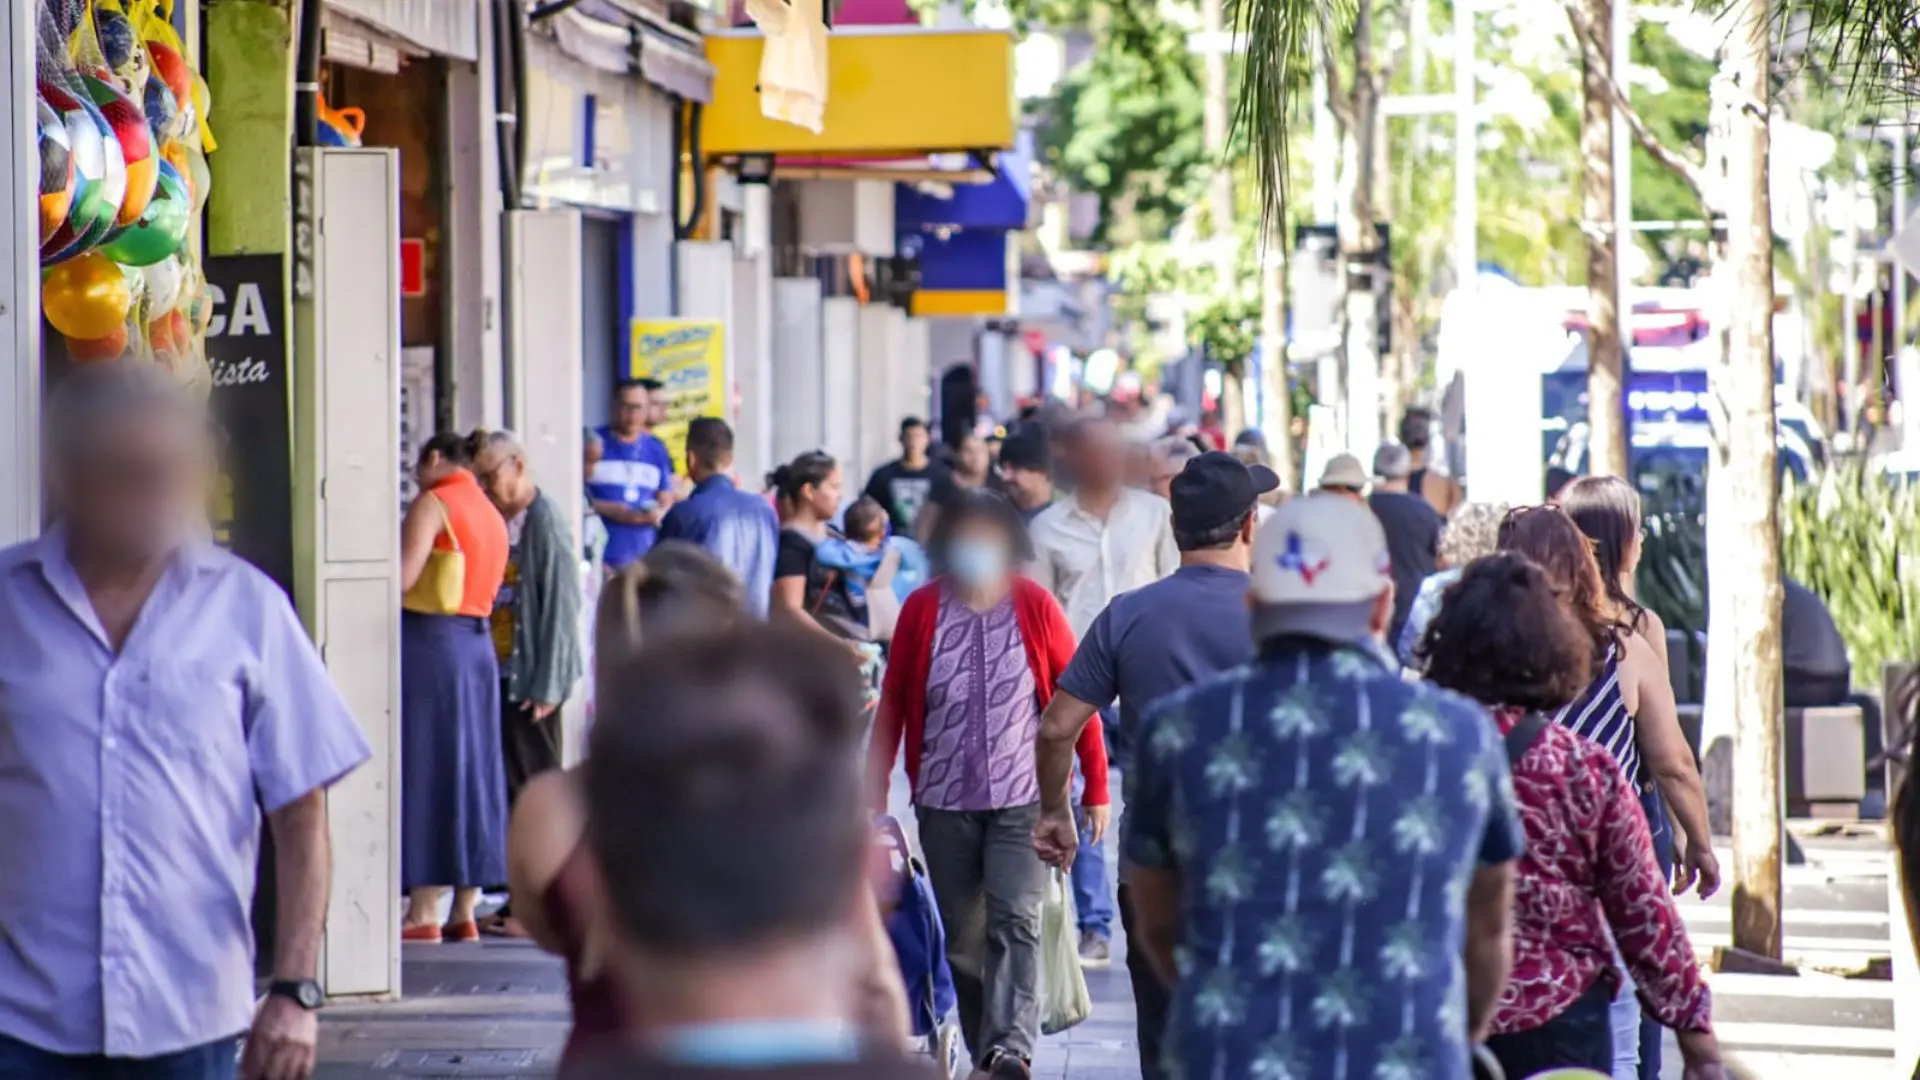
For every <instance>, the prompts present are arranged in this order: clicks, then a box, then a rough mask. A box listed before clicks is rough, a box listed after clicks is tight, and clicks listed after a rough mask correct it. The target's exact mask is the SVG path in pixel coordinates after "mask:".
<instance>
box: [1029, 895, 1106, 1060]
mask: <svg viewBox="0 0 1920 1080" xmlns="http://www.w3.org/2000/svg"><path fill="white" fill-rule="evenodd" d="M1079 938H1080V923H1079V919H1078V918H1076V917H1075V915H1074V910H1073V890H1072V889H1071V888H1069V887H1068V886H1067V875H1065V874H1063V873H1061V872H1060V871H1059V870H1054V871H1052V872H1051V873H1049V874H1048V876H1047V895H1046V899H1045V900H1043V901H1042V902H1041V904H1040V1030H1041V1032H1042V1033H1044V1034H1047V1035H1054V1034H1057V1033H1059V1032H1062V1031H1065V1030H1067V1029H1068V1028H1070V1027H1072V1026H1074V1025H1075V1024H1078V1023H1079V1022H1080V1021H1082V1020H1085V1019H1086V1018H1087V1017H1089V1016H1091V1015H1092V1014H1093V999H1092V998H1091V997H1089V996H1088V994H1087V977H1086V975H1085V974H1084V973H1082V972H1081V970H1080V940H1079Z"/></svg>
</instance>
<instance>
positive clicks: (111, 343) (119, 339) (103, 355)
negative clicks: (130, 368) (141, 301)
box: [67, 326, 127, 364]
mask: <svg viewBox="0 0 1920 1080" xmlns="http://www.w3.org/2000/svg"><path fill="white" fill-rule="evenodd" d="M126 353H127V328H126V327H124V326H121V327H118V328H116V329H115V330H114V332H113V333H111V334H108V335H107V336H106V337H102V338H94V339H93V340H91V341H83V340H81V339H79V338H68V339H67V359H69V360H71V361H73V362H74V363H76V364H90V363H93V362H95V361H98V360H118V359H120V358H121V357H122V356H125V355H126Z"/></svg>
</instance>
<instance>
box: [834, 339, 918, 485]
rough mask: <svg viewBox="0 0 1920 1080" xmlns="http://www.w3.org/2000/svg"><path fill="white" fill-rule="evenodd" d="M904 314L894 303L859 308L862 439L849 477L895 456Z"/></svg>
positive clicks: (870, 470)
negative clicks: (896, 366)
mask: <svg viewBox="0 0 1920 1080" xmlns="http://www.w3.org/2000/svg"><path fill="white" fill-rule="evenodd" d="M904 319H905V316H904V315H903V314H902V313H901V311H900V309H899V308H896V307H894V306H893V305H891V304H868V305H867V306H866V307H863V308H861V309H860V370H859V374H858V376H857V382H858V384H859V391H858V392H859V401H860V406H859V408H860V439H859V445H858V450H857V452H856V453H855V455H854V461H853V464H852V465H851V466H850V467H849V469H848V476H847V478H848V481H849V482H852V481H853V479H854V478H855V477H864V476H866V475H867V474H868V473H869V472H872V471H873V470H874V469H875V468H878V467H879V465H880V463H881V462H884V461H886V460H887V459H888V458H890V457H892V456H893V453H892V451H893V444H894V432H895V431H896V430H897V429H898V426H899V423H900V417H899V415H898V414H896V413H895V412H894V411H893V367H894V364H895V362H896V358H897V357H898V356H899V355H900V335H901V333H902V330H901V329H900V327H901V326H902V324H903V323H904Z"/></svg>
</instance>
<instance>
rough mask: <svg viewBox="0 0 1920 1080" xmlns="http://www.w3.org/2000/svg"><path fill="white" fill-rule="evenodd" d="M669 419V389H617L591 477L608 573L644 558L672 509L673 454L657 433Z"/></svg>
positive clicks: (649, 385)
mask: <svg viewBox="0 0 1920 1080" xmlns="http://www.w3.org/2000/svg"><path fill="white" fill-rule="evenodd" d="M666 418H667V401H666V388H665V387H664V386H662V385H661V384H660V383H659V382H657V381H655V380H653V379H626V380H623V381H622V382H621V383H620V385H619V386H617V387H615V388H614V391H613V423H611V424H608V425H607V426H606V427H603V428H601V429H599V435H600V460H599V461H598V462H597V463H595V465H594V466H593V471H592V472H591V473H589V474H588V475H587V494H589V495H591V496H592V497H593V509H594V512H595V513H597V514H599V515H600V520H601V521H603V522H605V523H606V526H607V550H606V552H605V556H604V561H605V562H606V564H607V569H609V570H618V569H620V568H621V567H623V566H626V565H627V564H628V563H630V562H633V561H635V560H637V559H639V558H640V557H641V556H642V555H645V554H646V553H647V551H648V549H650V548H652V547H653V542H654V540H655V539H656V538H657V535H658V533H659V531H660V519H661V518H663V517H665V516H666V513H667V508H668V507H670V506H672V505H673V499H674V492H673V455H672V454H670V453H668V452H667V444H666V443H663V442H661V441H660V438H659V436H657V435H655V434H654V433H653V426H654V425H655V424H658V423H660V422H661V421H662V420H665V419H666Z"/></svg>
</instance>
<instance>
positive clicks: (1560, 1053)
mask: <svg viewBox="0 0 1920 1080" xmlns="http://www.w3.org/2000/svg"><path fill="white" fill-rule="evenodd" d="M1612 1004H1613V982H1612V981H1611V980H1609V979H1600V980H1598V981H1596V982H1595V983H1594V984H1593V985H1592V986H1591V987H1589V988H1588V989H1587V992H1586V993H1584V994H1581V995H1580V996H1579V997H1577V998H1575V999H1574V1001H1573V1004H1571V1005H1569V1006H1567V1008H1566V1011H1564V1012H1562V1013H1561V1014H1560V1015H1559V1016H1556V1017H1554V1018H1553V1019H1551V1020H1549V1021H1547V1022H1546V1023H1544V1024H1541V1025H1540V1026H1539V1027H1537V1028H1528V1029H1527V1030H1525V1031H1515V1032H1512V1033H1510V1034H1506V1035H1495V1036H1493V1037H1492V1038H1490V1039H1488V1040H1487V1049H1489V1050H1491V1051H1493V1056H1494V1057H1496V1058H1498V1059H1499V1060H1500V1067H1501V1068H1502V1069H1504V1070H1506V1074H1507V1080H1527V1077H1529V1076H1532V1075H1534V1074H1535V1073H1543V1072H1547V1071H1549V1070H1552V1069H1575V1068H1578V1069H1592V1070H1594V1071H1595V1072H1597V1073H1600V1074H1601V1075H1603V1076H1605V1075H1611V1074H1612V1072H1613V1025H1612V1024H1611V1023H1610V1022H1609V1020H1608V1017H1607V1008H1608V1006H1610V1005H1612Z"/></svg>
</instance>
